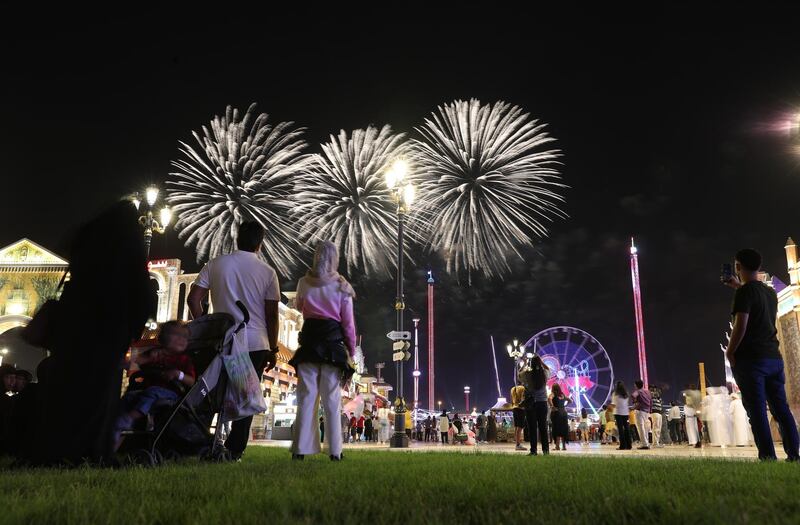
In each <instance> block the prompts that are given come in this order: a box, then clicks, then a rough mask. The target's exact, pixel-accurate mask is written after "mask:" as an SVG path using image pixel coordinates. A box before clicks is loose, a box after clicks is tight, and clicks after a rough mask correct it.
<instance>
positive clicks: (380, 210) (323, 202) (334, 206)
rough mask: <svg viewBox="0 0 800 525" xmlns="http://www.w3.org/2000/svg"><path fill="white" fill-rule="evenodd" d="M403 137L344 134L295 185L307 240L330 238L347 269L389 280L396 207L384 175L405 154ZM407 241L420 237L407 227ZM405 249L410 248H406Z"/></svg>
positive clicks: (385, 132)
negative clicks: (378, 275) (361, 270)
mask: <svg viewBox="0 0 800 525" xmlns="http://www.w3.org/2000/svg"><path fill="white" fill-rule="evenodd" d="M404 138H405V135H404V134H402V133H401V134H396V133H392V129H391V127H390V126H388V125H386V126H383V127H382V128H381V129H380V130H378V129H377V128H375V127H373V126H369V127H367V129H357V130H354V131H353V132H352V133H351V134H350V136H348V134H347V132H346V131H344V130H342V131H340V132H339V135H338V136H337V137H334V136H333V135H331V137H330V141H329V142H326V143H325V144H322V151H323V153H322V154H317V155H314V163H313V165H312V167H311V169H310V170H309V172H308V173H306V174H305V175H304V176H303V177H302V178H300V179H299V180H298V182H297V185H296V188H297V192H298V193H297V203H298V206H297V208H296V209H295V216H296V217H297V220H298V222H300V223H302V227H301V228H302V229H301V234H302V237H303V239H304V240H306V241H309V242H313V241H315V240H319V239H330V240H332V241H333V242H335V243H336V244H337V245H338V246H339V249H340V251H341V253H342V255H343V256H344V259H345V261H346V263H347V270H348V272H351V271H352V270H354V269H363V271H364V272H365V273H366V274H367V275H374V274H383V275H388V274H389V272H390V271H391V269H392V268H393V267H394V266H395V259H394V257H395V252H396V247H397V233H396V232H397V216H396V209H397V208H396V204H395V203H394V201H393V200H392V195H391V192H390V190H389V189H388V187H387V186H386V182H385V180H384V173H385V171H386V170H387V168H388V167H389V165H390V164H391V162H392V161H394V160H395V159H397V158H400V157H403V156H405V155H406V154H407V151H408V147H407V145H406V143H405V142H404ZM407 231H408V236H409V237H410V238H411V239H412V240H413V239H416V238H418V237H417V236H416V235H415V233H414V230H413V229H412V228H409V229H408V230H407ZM404 244H406V243H404Z"/></svg>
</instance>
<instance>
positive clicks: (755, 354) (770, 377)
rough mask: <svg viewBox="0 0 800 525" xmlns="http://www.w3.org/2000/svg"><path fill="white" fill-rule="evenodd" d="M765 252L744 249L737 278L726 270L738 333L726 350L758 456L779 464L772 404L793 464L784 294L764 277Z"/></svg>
mask: <svg viewBox="0 0 800 525" xmlns="http://www.w3.org/2000/svg"><path fill="white" fill-rule="evenodd" d="M760 268H761V254H760V253H758V252H757V251H755V250H751V249H744V250H740V251H739V252H738V253H737V254H736V262H735V270H736V272H735V273H736V275H732V274H731V273H730V272H726V268H725V267H724V266H723V275H722V281H723V283H724V284H725V285H726V286H729V287H731V288H733V289H734V290H736V293H735V294H734V298H733V308H732V310H731V315H732V316H733V330H732V331H731V337H730V342H729V343H728V348H727V349H726V351H725V355H726V356H727V358H728V361H729V362H730V363H731V368H732V369H733V376H734V378H735V379H736V383H737V384H738V385H739V389H740V390H741V392H742V403H743V404H744V407H745V409H746V410H747V415H748V417H749V418H750V426H751V427H752V429H753V438H754V439H755V442H756V446H757V447H758V458H759V459H760V460H762V461H766V460H775V459H777V457H776V456H775V445H774V444H773V442H772V435H771V434H770V429H769V420H768V419H767V411H766V405H767V404H769V409H770V412H772V416H773V417H774V418H775V420H776V421H777V422H778V425H779V426H780V431H781V438H782V440H783V449H784V451H786V455H787V456H788V460H789V461H800V451H799V449H800V436H798V432H797V425H796V423H795V421H794V417H793V416H792V412H791V411H790V410H789V403H788V402H787V401H786V389H785V387H784V384H785V382H786V381H785V378H784V373H783V358H782V357H781V353H780V351H779V349H778V345H779V343H778V331H777V329H776V327H775V323H776V320H777V315H778V295H777V294H776V293H775V290H773V289H772V288H771V287H769V286H767V285H766V284H764V283H763V282H761V281H759V279H758V271H759V269H760Z"/></svg>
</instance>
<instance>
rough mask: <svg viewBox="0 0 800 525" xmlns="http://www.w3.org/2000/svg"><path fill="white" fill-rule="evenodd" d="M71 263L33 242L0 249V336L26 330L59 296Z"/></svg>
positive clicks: (22, 242)
mask: <svg viewBox="0 0 800 525" xmlns="http://www.w3.org/2000/svg"><path fill="white" fill-rule="evenodd" d="M68 267H69V263H67V261H66V260H64V259H63V258H61V257H59V256H58V255H56V254H54V253H53V252H51V251H50V250H48V249H46V248H44V247H42V246H41V245H39V244H36V243H35V242H33V241H31V240H30V239H20V240H19V241H17V242H15V243H12V244H10V245H8V246H6V247H4V248H2V249H0V334H2V333H4V332H7V331H8V330H11V329H12V328H16V327H20V326H25V325H27V324H28V321H30V320H31V318H32V317H33V314H34V313H35V312H36V310H37V309H38V308H39V307H40V306H41V305H42V304H44V302H45V301H47V300H48V299H51V298H54V297H55V296H56V291H57V289H58V283H59V282H60V281H61V277H62V276H63V275H64V272H66V271H67V268H68Z"/></svg>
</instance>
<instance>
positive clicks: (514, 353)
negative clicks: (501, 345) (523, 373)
mask: <svg viewBox="0 0 800 525" xmlns="http://www.w3.org/2000/svg"><path fill="white" fill-rule="evenodd" d="M506 352H508V357H510V358H511V359H513V360H514V386H517V361H519V358H520V357H522V355H523V354H524V353H525V345H520V344H519V339H516V338H514V341H512V342H511V343H509V344H507V345H506Z"/></svg>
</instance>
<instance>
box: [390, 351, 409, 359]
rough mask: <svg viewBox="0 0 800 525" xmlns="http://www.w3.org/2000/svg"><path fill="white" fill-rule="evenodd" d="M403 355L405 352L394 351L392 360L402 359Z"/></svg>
mask: <svg viewBox="0 0 800 525" xmlns="http://www.w3.org/2000/svg"><path fill="white" fill-rule="evenodd" d="M405 356H406V353H405V352H395V353H393V354H392V361H402V360H403V358H404V357H405Z"/></svg>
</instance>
